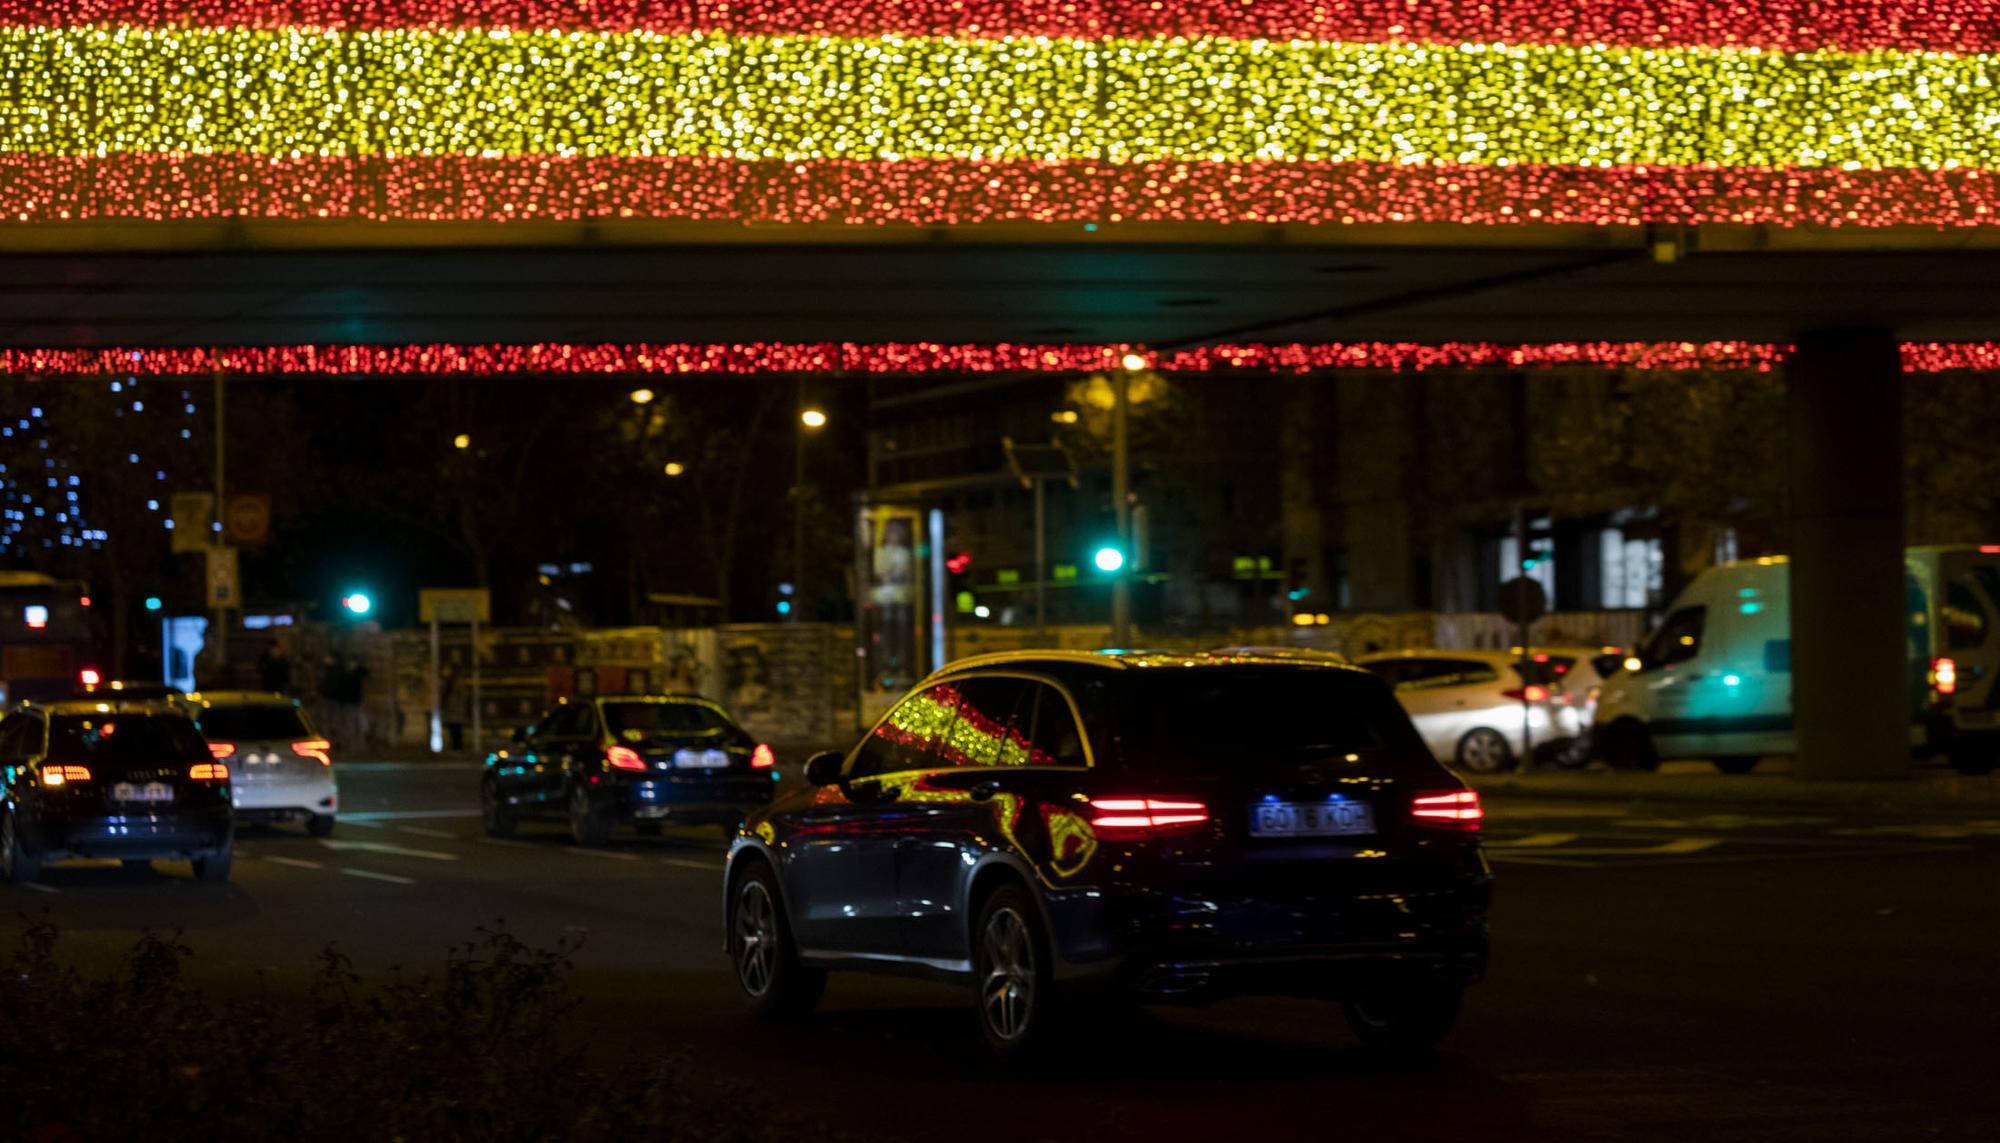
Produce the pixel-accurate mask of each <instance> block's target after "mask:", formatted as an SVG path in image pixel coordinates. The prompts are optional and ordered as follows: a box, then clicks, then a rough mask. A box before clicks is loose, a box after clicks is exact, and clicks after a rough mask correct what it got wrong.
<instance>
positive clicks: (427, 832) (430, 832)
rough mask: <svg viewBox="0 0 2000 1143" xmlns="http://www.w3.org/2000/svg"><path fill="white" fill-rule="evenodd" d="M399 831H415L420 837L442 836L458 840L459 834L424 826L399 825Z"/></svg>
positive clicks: (397, 830)
mask: <svg viewBox="0 0 2000 1143" xmlns="http://www.w3.org/2000/svg"><path fill="white" fill-rule="evenodd" d="M396 832H397V833H413V834H416V835H417V836H418V837H441V838H443V839H444V840H446V841H457V840H458V835H457V834H455V833H450V832H448V831H446V830H441V829H425V828H424V827H422V826H397V827H396Z"/></svg>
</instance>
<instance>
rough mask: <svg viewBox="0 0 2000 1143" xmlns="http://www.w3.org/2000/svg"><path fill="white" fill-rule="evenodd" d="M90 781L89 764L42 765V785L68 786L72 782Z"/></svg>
mask: <svg viewBox="0 0 2000 1143" xmlns="http://www.w3.org/2000/svg"><path fill="white" fill-rule="evenodd" d="M88 781H90V767H88V766H67V765H65V766H57V765H54V764H50V765H47V766H44V767H42V785H44V786H66V785H68V784H69V783H71V782H88Z"/></svg>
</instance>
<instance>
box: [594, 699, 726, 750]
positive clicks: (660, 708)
mask: <svg viewBox="0 0 2000 1143" xmlns="http://www.w3.org/2000/svg"><path fill="white" fill-rule="evenodd" d="M603 708H604V721H605V723H606V724H607V725H608V726H609V727H610V728H611V733H612V734H613V735H614V736H616V737H618V738H621V739H624V740H625V741H627V742H640V741H644V740H645V739H648V738H673V737H675V736H677V735H685V734H713V733H714V732H716V731H718V730H734V729H735V726H734V725H733V724H732V723H731V722H730V721H729V720H728V719H726V718H724V717H723V716H722V712H720V711H718V710H716V709H715V708H714V707H712V706H709V705H708V704H706V703H698V702H607V703H604V704H603Z"/></svg>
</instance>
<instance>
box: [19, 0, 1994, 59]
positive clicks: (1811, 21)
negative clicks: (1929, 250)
mask: <svg viewBox="0 0 2000 1143" xmlns="http://www.w3.org/2000/svg"><path fill="white" fill-rule="evenodd" d="M0 24H15V25H24V26H48V27H81V26H85V25H93V24H94V25H119V24H123V25H131V26H136V27H166V26H176V27H201V28H224V27H245V28H289V27H309V28H329V29H376V28H425V27H482V28H510V29H513V28H518V29H559V30H563V31H585V32H592V31H594V32H653V33H658V34H664V35H672V34H677V33H683V32H698V31H722V32H737V33H769V34H774V35H794V36H796V35H807V36H874V35H892V34H893V35H904V36H929V35H939V34H944V33H954V34H961V35H976V36H989V37H997V36H1059V37H1072V38H1077V39H1096V38H1101V37H1105V36H1130V37H1149V36H1190V37H1192V36H1217V37H1222V38H1229V39H1244V40H1251V39H1265V40H1328V41H1334V40H1347V41H1384V40H1406V41H1411V42H1429V43H1446V44H1453V43H1503V42H1504V43H1514V42H1527V43H1561V44H1619V45H1626V46H1634V47H1647V46H1660V45H1702V46H1707V47H1763V48H1775V49H1782V50H1802V49H1803V50H1810V49H1814V48H1842V49H1848V50H1867V49H1870V48H1908V49H1924V48H1929V49H1937V50H1947V51H1961V52H1980V51H1990V50H1994V49H1996V48H2000V16H1996V14H1995V12H1994V10H1993V5H1992V4H1990V3H1989V2H1988V0H1755V2H1753V3H1743V2H1729V0H1331V2H1330V0H1177V2H1174V3H1161V2H1159V0H365V2H359V0H5V2H4V3H0Z"/></svg>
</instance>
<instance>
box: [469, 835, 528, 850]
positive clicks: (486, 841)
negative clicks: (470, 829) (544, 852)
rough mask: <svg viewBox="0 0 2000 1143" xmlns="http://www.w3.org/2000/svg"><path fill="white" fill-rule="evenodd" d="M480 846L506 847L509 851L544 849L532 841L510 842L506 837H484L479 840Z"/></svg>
mask: <svg viewBox="0 0 2000 1143" xmlns="http://www.w3.org/2000/svg"><path fill="white" fill-rule="evenodd" d="M479 844H481V845H504V846H506V847H508V848H509V849H540V848H542V847H541V846H539V845H536V844H535V843H534V842H532V841H511V840H509V839H507V838H504V837H482V838H480V839H479Z"/></svg>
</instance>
